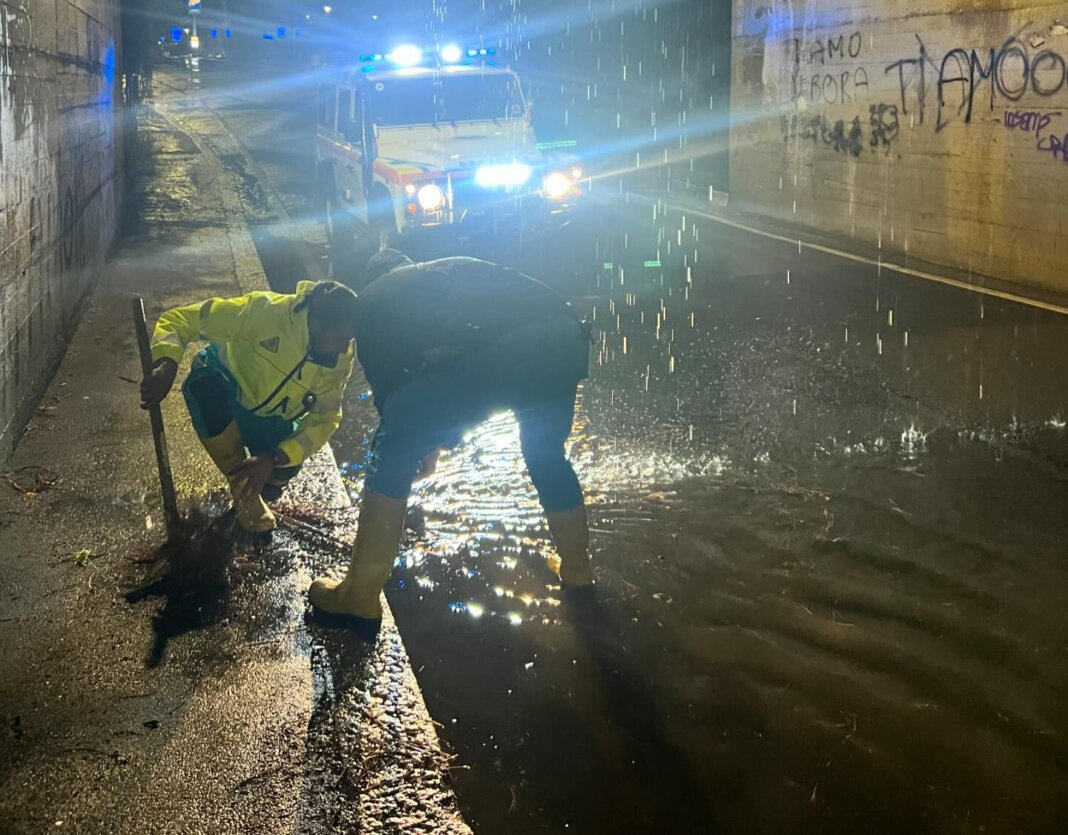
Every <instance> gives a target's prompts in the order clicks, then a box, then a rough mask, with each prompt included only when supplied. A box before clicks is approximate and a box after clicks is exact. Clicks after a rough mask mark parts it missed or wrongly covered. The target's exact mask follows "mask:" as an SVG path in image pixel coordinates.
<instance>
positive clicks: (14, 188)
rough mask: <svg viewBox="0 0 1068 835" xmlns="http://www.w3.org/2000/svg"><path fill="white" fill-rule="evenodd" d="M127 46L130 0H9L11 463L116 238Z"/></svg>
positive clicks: (4, 393) (5, 330) (1, 413)
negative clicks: (125, 7) (124, 25)
mask: <svg viewBox="0 0 1068 835" xmlns="http://www.w3.org/2000/svg"><path fill="white" fill-rule="evenodd" d="M119 42H120V32H119V2H118V0H0V466H3V464H4V463H5V462H6V461H7V459H8V457H9V456H10V453H11V450H12V449H13V447H14V445H15V444H16V443H17V441H18V438H19V436H20V435H21V432H22V428H23V427H24V426H25V424H26V421H27V420H28V419H29V417H30V415H31V414H32V413H33V410H34V408H35V407H36V405H37V401H38V399H39V398H40V396H41V393H42V392H43V391H44V388H45V386H46V385H47V383H48V381H49V378H50V377H51V376H52V373H53V371H54V370H55V367H56V364H57V363H58V362H59V359H60V358H61V357H62V354H63V350H64V348H65V346H66V343H67V340H68V338H69V337H70V335H71V333H72V331H73V329H74V327H75V325H76V324H77V321H78V316H79V314H80V312H81V308H82V303H83V301H84V300H85V298H86V295H87V293H88V291H89V290H90V288H91V286H92V282H93V277H94V275H95V274H96V272H97V271H98V269H99V267H100V264H101V261H102V259H103V257H104V256H105V255H106V254H107V251H108V249H109V248H110V245H111V242H112V240H113V239H114V236H115V230H116V225H117V221H118V209H119V201H120V197H121V191H122V189H121V184H120V177H121V156H120V155H121V134H120V123H119V108H118V106H117V104H118V102H119V99H120V88H119V86H118V85H119V81H120V79H121V75H120V73H118V72H117V71H116V67H117V65H118V50H119ZM104 350H106V348H104Z"/></svg>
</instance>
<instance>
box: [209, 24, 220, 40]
mask: <svg viewBox="0 0 1068 835" xmlns="http://www.w3.org/2000/svg"><path fill="white" fill-rule="evenodd" d="M211 37H212V39H214V40H218V38H219V30H218V29H216V28H215V27H214V26H212V27H211Z"/></svg>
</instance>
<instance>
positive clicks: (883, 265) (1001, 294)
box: [632, 195, 1068, 316]
mask: <svg viewBox="0 0 1068 835" xmlns="http://www.w3.org/2000/svg"><path fill="white" fill-rule="evenodd" d="M632 196H638V197H639V199H642V200H646V201H648V202H649V203H652V202H654V201H653V200H652V199H651V198H647V197H644V196H640V195H632ZM672 208H673V209H674V210H675V211H679V212H685V213H686V214H694V215H697V216H698V217H703V218H706V219H707V220H712V221H715V222H716V223H722V224H723V225H724V226H732V227H734V228H735V229H741V230H743V231H745V232H751V233H752V234H754V235H761V236H763V237H765V238H771V239H772V240H775V241H782V242H783V243H788V244H790V245H791V246H792V245H794V244H797V245H799V246H801V247H804V248H806V249H811V250H813V251H815V252H822V253H825V254H827V255H836V256H838V257H839V258H846V259H848V260H850V261H856V262H858V263H861V264H869V265H870V266H873V267H877V268H880V269H885V270H892V271H893V272H897V273H902V274H903V275H908V276H912V277H913V278H922V279H924V280H926V281H934V282H936V283H938V284H946V285H948V286H950V287H956V288H957V289H958V290H968V291H969V292H972V293H982V294H983V295H985V296H992V297H994V298H997V299H1003V300H1005V301H1010V302H1016V303H1017V304H1023V305H1027V306H1028V307H1037V308H1039V309H1041V310H1047V311H1049V312H1050V313H1059V314H1061V315H1062V316H1068V307H1066V306H1064V305H1059V304H1054V303H1052V302H1044V301H1040V300H1039V299H1032V298H1030V297H1028V296H1020V295H1017V294H1015V293H1009V292H1007V291H1005V290H995V289H993V288H990V287H981V286H979V285H977V284H969V283H968V282H967V281H960V280H958V279H955V278H949V277H948V276H944V275H935V274H934V273H928V272H924V271H923V270H916V269H913V268H912V267H902V266H900V265H898V264H894V263H893V262H891V261H879V260H875V259H872V258H868V257H867V256H865V255H856V254H854V253H852V252H844V251H842V250H840V249H835V248H834V247H829V246H824V245H823V244H812V243H808V242H806V241H803V240H801V239H800V238H791V237H788V236H786V235H780V234H778V233H776V232H768V231H767V230H765V229H760V228H758V227H755V226H749V225H748V224H745V223H739V222H738V221H736V220H729V219H727V218H725V217H721V216H719V215H715V214H713V213H712V212H708V211H705V210H704V209H699V208H694V207H691V206H682V205H674V206H672Z"/></svg>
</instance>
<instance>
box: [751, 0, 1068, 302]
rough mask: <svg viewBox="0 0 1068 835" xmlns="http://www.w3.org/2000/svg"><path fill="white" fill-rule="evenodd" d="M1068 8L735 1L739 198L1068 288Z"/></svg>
mask: <svg viewBox="0 0 1068 835" xmlns="http://www.w3.org/2000/svg"><path fill="white" fill-rule="evenodd" d="M1066 27H1068V3H1036V2H1034V0H1032V2H1020V0H999V2H997V3H992V2H987V1H986V0H893V2H890V0H882V2H878V0H867V2H865V0H735V3H734V14H733V20H732V29H733V33H732V81H731V156H730V181H731V202H732V204H734V205H735V206H736V207H737V208H740V209H741V210H742V211H747V212H753V213H757V214H762V215H766V216H770V217H772V218H775V219H777V220H781V221H788V222H791V223H797V224H802V225H805V226H809V227H812V228H814V229H817V230H819V231H821V232H828V233H833V234H839V235H846V236H855V238H856V239H858V240H861V241H863V242H864V243H865V244H866V245H871V246H875V247H878V246H881V247H882V250H883V251H884V252H887V253H891V254H895V255H900V254H901V253H905V252H907V253H908V254H909V255H910V256H914V257H917V258H920V259H923V260H927V261H931V262H934V263H937V264H944V265H948V266H950V267H954V268H959V269H961V270H969V269H970V270H973V271H975V272H977V273H982V274H986V275H991V276H995V277H999V278H1004V279H1007V280H1010V281H1014V282H1018V283H1022V284H1029V285H1035V286H1042V287H1045V288H1052V289H1056V290H1061V291H1068V271H1066V270H1065V255H1066V253H1068V246H1066V238H1065V232H1066V231H1068V213H1066V212H1065V205H1066V202H1065V193H1066V192H1065V189H1066V186H1068V75H1066V65H1068V28H1066Z"/></svg>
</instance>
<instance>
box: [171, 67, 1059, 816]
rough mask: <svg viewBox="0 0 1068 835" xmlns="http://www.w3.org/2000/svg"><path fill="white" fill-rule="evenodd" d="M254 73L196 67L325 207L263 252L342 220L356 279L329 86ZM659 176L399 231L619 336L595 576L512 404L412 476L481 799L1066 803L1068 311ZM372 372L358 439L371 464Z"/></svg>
mask: <svg viewBox="0 0 1068 835" xmlns="http://www.w3.org/2000/svg"><path fill="white" fill-rule="evenodd" d="M172 81H174V83H175V84H176V85H177V86H178V87H179V88H180V87H182V85H183V84H186V83H187V80H182V74H181V73H180V72H179V73H176V75H175V78H174V79H172ZM243 81H244V82H246V83H242V82H243ZM247 81H248V79H247V78H245V79H242V78H240V77H238V76H236V75H234V74H232V73H228V72H226V71H209V72H206V73H204V74H203V77H202V80H201V81H200V82H199V86H201V87H202V88H203V89H205V90H207V91H209V92H210V91H212V90H216V91H218V92H219V94H220V95H219V96H218V97H210V96H209V98H208V102H209V105H210V106H212V107H216V108H218V110H219V112H220V113H222V114H223V117H224V118H225V119H226V120H227V121H228V122H229V123H230V124H231V125H232V126H233V127H234V129H235V130H236V131H237V132H238V133H239V134H240V135H241V136H242V138H243V140H244V142H245V144H246V146H247V147H248V149H249V151H250V154H251V157H252V158H253V159H254V160H255V161H256V163H257V164H258V165H259V166H260V169H261V171H262V173H263V175H264V176H265V177H266V178H267V179H268V181H269V183H268V186H269V187H270V188H273V189H274V190H275V192H276V193H277V195H278V196H279V198H280V199H281V201H282V202H283V203H285V204H286V206H287V208H288V214H289V215H290V216H291V218H295V219H296V220H295V221H294V222H293V223H280V222H279V221H278V218H277V217H276V216H271V215H270V213H269V211H268V209H267V207H266V204H265V208H264V220H263V225H262V229H260V230H258V231H254V237H255V238H256V241H257V244H258V246H259V251H260V254H261V256H262V257H263V261H264V265H265V268H266V269H267V272H268V276H269V277H270V279H271V281H272V283H273V284H275V285H276V286H277V287H278V289H287V288H288V286H290V285H289V282H290V281H291V279H294V278H295V277H293V276H292V273H293V271H294V270H298V269H303V270H305V271H306V268H307V266H308V261H309V255H308V253H309V252H313V253H314V252H318V254H319V256H320V257H317V258H314V260H315V263H316V264H317V265H318V266H319V267H320V268H321V269H324V270H325V271H328V272H329V271H331V270H332V271H333V272H334V274H335V276H336V277H338V278H339V279H341V280H345V278H346V275H345V268H344V267H340V268H339V265H342V264H343V263H344V261H343V259H341V258H338V257H337V253H333V255H334V258H333V259H331V258H330V257H329V256H330V255H331V253H330V252H329V251H328V250H327V249H326V248H325V247H323V246H322V244H323V243H324V239H323V237H322V232H321V230H319V231H316V223H315V222H314V221H315V218H316V213H317V212H318V202H317V198H316V195H315V190H314V180H313V177H312V175H313V170H314V169H313V160H312V159H311V157H310V149H311V139H310V136H308V134H307V126H308V120H307V119H306V118H304V115H306V114H303V113H302V111H301V109H300V105H299V103H298V102H297V101H296V100H294V101H291V102H288V103H287V102H285V101H282V100H278V99H275V100H274V101H273V102H272V103H270V104H269V105H268V104H266V103H265V102H264V101H263V98H262V97H263V94H262V88H261V90H260V91H257V90H256V89H255V88H254V87H251V88H250V87H249V85H248V84H247ZM588 167H591V166H588ZM592 167H593V168H594V169H595V167H596V166H595V164H594V165H593V166H592ZM630 185H631V184H630V183H623V184H621V183H620V182H619V181H618V180H615V179H608V178H604V179H594V181H593V182H592V188H590V189H588V191H587V195H586V197H587V198H588V200H587V202H586V204H585V205H584V206H583V207H582V208H581V209H580V211H579V212H577V213H576V215H575V216H573V217H571V218H568V219H567V220H566V222H564V223H561V224H556V225H554V226H553V227H552V228H550V229H547V230H544V229H543V230H539V231H537V232H536V233H534V234H530V235H525V236H523V237H522V238H509V239H503V238H502V239H496V240H492V239H491V240H482V241H474V242H472V241H466V242H461V241H458V240H455V239H450V238H448V237H437V238H434V239H429V238H426V239H418V238H417V239H409V240H405V241H403V242H402V247H406V248H408V249H409V251H410V252H411V253H412V254H413V255H415V256H416V257H433V256H436V255H450V254H456V252H457V251H464V252H466V253H467V254H475V255H480V256H482V257H489V258H493V259H496V260H500V261H503V262H505V263H508V264H510V265H511V266H515V267H517V268H519V269H522V270H524V271H525V272H528V273H529V274H531V275H533V276H535V277H537V278H539V279H541V280H543V281H546V282H547V283H549V284H551V285H552V286H554V287H556V288H557V289H558V290H560V292H562V293H564V294H565V295H566V296H568V297H569V298H570V299H572V300H573V303H574V304H575V305H576V307H577V308H578V309H580V310H581V311H582V312H583V313H584V314H586V315H587V316H588V317H589V318H591V319H592V320H593V321H594V322H595V325H596V330H595V332H596V336H597V339H598V342H597V345H596V346H595V348H594V350H593V366H592V370H591V375H590V379H589V380H588V381H587V383H586V384H585V386H584V387H583V389H582V391H581V394H580V403H579V409H578V414H577V418H576V425H575V433H574V436H573V438H572V444H571V457H572V459H573V461H574V462H575V464H576V468H577V470H578V472H579V476H580V479H581V480H582V483H583V485H584V487H585V489H586V493H587V498H588V503H589V506H590V516H591V527H592V547H593V555H594V563H595V571H596V574H597V579H598V597H597V600H596V601H594V602H588V601H587V602H584V603H583V602H580V603H575V602H573V601H568V600H567V599H566V598H565V597H564V596H563V595H562V594H561V593H560V590H559V588H558V587H557V584H556V582H555V577H554V575H553V574H552V573H551V571H549V570H548V568H546V561H550V562H551V560H552V558H553V553H552V548H551V544H550V543H549V541H548V539H547V531H546V529H545V525H544V521H543V519H542V517H541V514H540V510H539V508H538V505H537V502H536V499H535V496H534V493H533V490H532V488H531V487H530V485H529V482H528V480H527V479H526V477H525V474H524V473H523V470H522V463H521V459H520V458H519V456H518V440H517V435H516V430H515V425H514V422H513V421H512V420H511V419H510V418H509V417H508V416H507V415H502V416H499V417H497V418H494V419H493V420H491V421H490V422H488V423H487V424H485V425H483V426H481V427H477V428H473V430H472V432H471V434H470V436H469V438H468V439H467V442H466V443H465V444H464V445H463V446H462V447H460V448H458V449H456V450H453V451H451V452H449V453H448V454H447V455H446V456H444V458H443V460H442V463H441V465H440V466H439V469H438V472H437V473H436V474H435V475H434V476H433V477H432V478H430V479H428V480H426V481H424V482H422V483H420V484H419V485H418V486H417V490H416V494H415V497H414V499H413V504H415V505H416V506H417V508H418V510H417V513H418V514H421V517H422V519H423V520H425V530H419V531H417V532H412V533H411V534H410V535H409V538H408V540H407V541H406V543H405V546H404V548H403V550H402V552H401V554H400V557H399V561H398V568H397V570H396V571H395V572H394V575H393V577H392V578H391V581H390V583H389V585H388V587H387V597H388V599H389V601H390V605H391V607H392V608H393V610H394V612H395V615H396V619H397V623H398V626H399V629H400V632H401V634H402V635H403V636H404V640H405V643H406V645H407V648H408V652H409V655H410V657H411V660H412V664H413V667H414V669H415V672H416V676H417V679H418V681H419V684H420V686H421V688H422V690H423V694H424V697H425V699H426V702H427V705H428V707H429V709H430V712H431V715H432V716H433V717H434V718H435V720H436V721H438V722H439V723H441V726H440V728H439V735H440V736H441V738H442V739H443V740H444V742H445V743H446V745H447V746H448V747H449V749H450V750H451V751H452V752H453V753H454V754H455V755H456V764H457V765H458V766H459V768H457V770H455V771H454V772H453V777H454V782H455V785H456V788H457V793H458V798H459V801H460V804H461V807H462V809H463V811H464V813H465V818H466V820H467V821H468V822H469V823H470V824H471V825H472V826H473V827H474V828H475V830H476V831H484V832H509V833H527V832H531V833H533V832H559V831H564V830H565V829H567V830H569V831H577V832H591V833H594V832H635V833H638V832H643V833H644V832H664V831H673V832H715V831H725V832H741V831H744V832H778V831H784V830H788V831H800V832H856V831H868V832H900V831H910V832H969V833H970V832H981V831H986V832H998V831H1023V832H1054V831H1059V827H1060V825H1061V822H1062V821H1063V819H1064V816H1065V814H1066V813H1068V801H1066V797H1068V795H1066V794H1065V792H1064V791H1063V787H1064V786H1065V785H1066V778H1068V743H1066V742H1065V738H1066V733H1068V725H1066V723H1065V713H1064V710H1063V704H1064V700H1065V696H1066V690H1068V665H1066V664H1065V656H1064V653H1065V646H1066V639H1068V615H1066V614H1065V613H1066V612H1068V606H1066V603H1068V583H1066V582H1065V581H1066V579H1068V578H1066V565H1065V562H1064V553H1065V551H1064V542H1065V532H1066V516H1065V507H1066V506H1068V505H1066V499H1068V487H1066V478H1065V476H1066V474H1068V469H1066V465H1068V442H1066V441H1068V435H1066V432H1065V424H1066V421H1068V405H1066V393H1068V392H1066V389H1068V384H1066V380H1068V375H1066V374H1065V362H1066V360H1065V356H1066V350H1065V349H1066V348H1068V320H1066V319H1065V317H1064V316H1063V315H1061V314H1059V313H1055V312H1051V311H1049V310H1044V309H1040V308H1038V307H1034V306H1030V305H1027V304H1021V303H1016V302H1010V301H1006V300H1004V299H1001V298H998V297H996V296H992V295H986V294H984V293H982V292H978V291H968V290H961V289H958V288H955V287H950V286H946V285H944V284H939V283H936V282H932V281H927V280H924V279H922V278H917V277H915V276H909V275H902V274H901V273H898V272H895V271H894V270H892V269H890V268H889V267H886V266H883V265H881V264H880V263H879V261H880V259H879V257H878V253H873V256H874V257H873V258H872V260H873V261H874V262H875V263H871V264H868V263H858V262H856V261H850V260H847V259H843V258H840V257H836V256H833V255H831V254H828V253H825V252H818V251H813V250H811V249H810V248H808V247H807V246H803V245H799V244H796V243H793V242H792V241H791V240H785V241H783V240H777V239H772V238H769V237H764V236H760V235H756V234H752V233H749V232H745V231H743V230H740V229H738V228H736V227H732V226H727V225H724V224H721V223H718V222H716V221H715V220H713V219H711V218H709V217H707V216H706V215H707V214H709V207H708V206H707V203H704V204H702V203H701V202H700V201H699V200H695V199H693V198H692V197H688V196H687V195H685V194H679V193H677V192H676V193H673V194H672V193H667V192H666V191H664V192H657V191H656V190H650V189H648V188H647V189H645V190H644V191H643V192H641V193H638V192H636V191H633V192H632V191H630V190H629V186H630ZM249 199H250V200H255V199H257V198H256V195H255V193H254V192H250V194H249ZM778 231H779V232H782V233H783V234H782V237H785V238H788V239H789V238H790V237H791V236H790V233H789V230H785V231H784V230H778ZM799 237H804V235H799ZM297 241H300V242H303V243H301V244H300V246H294V245H293V243H294V242H297ZM265 242H266V243H265ZM308 245H311V248H309V247H308ZM316 246H318V249H317V250H316V248H315V247H316ZM888 260H889V259H888ZM909 266H911V267H915V268H919V269H921V270H922V269H927V268H928V265H919V264H910V265H909ZM930 269H931V270H934V268H930ZM296 277H300V276H296ZM958 278H960V279H961V280H962V281H965V282H967V281H971V282H973V283H975V284H976V286H977V287H982V286H986V285H987V284H988V282H985V281H984V280H983V279H982V278H981V277H978V276H958ZM1061 304H1063V302H1061ZM363 395H364V392H361V391H360V390H359V387H358V386H354V387H353V390H352V391H350V393H349V401H350V402H349V403H347V404H346V417H345V423H344V424H343V427H342V429H341V430H340V431H339V433H338V435H337V437H336V439H335V442H334V447H335V449H336V451H337V457H338V461H339V462H340V467H341V471H342V475H343V477H344V479H345V481H346V484H347V485H348V487H349V490H350V492H351V494H352V495H353V496H358V495H359V491H360V489H361V482H362V471H363V467H364V465H365V463H366V457H367V447H368V442H369V437H370V433H371V432H372V431H373V428H374V420H375V419H374V414H373V410H372V409H371V407H370V405H369V403H368V401H367V400H366V399H365V397H364V396H363ZM415 527H417V528H418V527H422V526H418V525H416V526H415Z"/></svg>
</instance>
